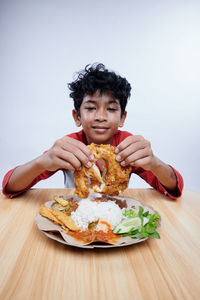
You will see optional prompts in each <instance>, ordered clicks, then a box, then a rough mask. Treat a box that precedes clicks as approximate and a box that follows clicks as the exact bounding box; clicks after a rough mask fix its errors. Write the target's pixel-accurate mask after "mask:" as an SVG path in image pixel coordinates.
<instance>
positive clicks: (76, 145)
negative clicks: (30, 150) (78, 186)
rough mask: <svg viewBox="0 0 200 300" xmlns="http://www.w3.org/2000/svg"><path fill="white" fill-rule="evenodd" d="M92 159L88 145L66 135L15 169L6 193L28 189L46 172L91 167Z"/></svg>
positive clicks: (51, 172)
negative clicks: (46, 150)
mask: <svg viewBox="0 0 200 300" xmlns="http://www.w3.org/2000/svg"><path fill="white" fill-rule="evenodd" d="M92 159H93V157H92V153H91V151H90V150H89V149H88V148H87V147H86V145H84V144H83V143H82V142H80V141H78V140H75V139H73V138H70V137H67V136H65V137H63V138H61V139H59V140H57V141H56V142H55V143H54V145H53V146H52V148H51V149H50V150H49V151H48V152H46V153H44V154H43V155H41V156H39V157H37V158H36V159H34V160H32V161H30V162H28V163H26V164H24V165H21V166H19V167H17V168H16V169H14V171H13V172H12V174H11V176H10V177H9V179H8V182H7V184H6V187H5V193H8V194H9V193H16V192H20V191H24V190H26V189H27V187H29V186H30V185H31V184H32V182H35V181H36V182H37V181H39V180H37V178H38V176H40V175H41V174H42V173H44V172H47V173H48V174H50V175H52V174H53V173H54V172H56V171H57V170H59V169H67V170H72V171H74V170H77V169H79V168H80V167H81V165H82V164H83V165H85V166H86V167H90V166H91V162H90V160H92ZM50 175H49V176H50ZM49 176H47V177H49ZM47 177H46V178H47ZM41 179H42V178H41ZM36 182H35V183H36ZM32 185H33V184H32Z"/></svg>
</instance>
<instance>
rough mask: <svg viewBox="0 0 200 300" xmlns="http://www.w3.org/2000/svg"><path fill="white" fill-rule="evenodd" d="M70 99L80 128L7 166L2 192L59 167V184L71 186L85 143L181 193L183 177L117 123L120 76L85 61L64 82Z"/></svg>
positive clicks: (122, 101) (17, 190)
mask: <svg viewBox="0 0 200 300" xmlns="http://www.w3.org/2000/svg"><path fill="white" fill-rule="evenodd" d="M69 88H70V90H71V93H70V97H72V98H73V100H74V109H73V111H72V115H73V118H74V121H75V123H76V126H78V127H79V126H82V128H83V129H82V130H81V131H79V132H76V133H72V134H69V135H67V136H64V137H63V138H61V139H59V140H57V141H56V142H55V143H54V145H53V146H52V147H51V148H50V149H49V151H46V152H45V153H44V154H43V155H41V156H39V157H37V158H35V159H34V160H32V161H30V162H28V163H26V164H24V165H21V166H18V167H17V168H15V169H13V170H10V171H9V172H8V173H7V174H6V175H5V177H4V180H3V193H4V194H5V195H6V196H7V197H15V196H17V195H19V194H21V193H23V192H25V191H26V190H28V189H29V188H31V187H32V186H33V185H34V184H36V183H37V182H38V181H39V180H41V179H46V178H48V177H50V176H51V175H53V174H54V173H55V172H56V171H58V170H62V171H63V172H64V178H65V186H66V187H74V184H73V171H74V170H78V169H79V168H80V167H81V166H82V165H84V166H86V167H88V168H89V167H90V166H91V162H92V160H93V158H94V157H93V155H92V153H91V152H90V150H89V149H88V148H87V147H86V145H88V144H90V143H96V144H111V145H113V146H116V150H115V151H116V153H117V157H116V159H117V160H118V161H119V162H120V163H121V165H122V166H127V165H130V166H132V173H136V174H138V175H139V176H140V177H142V178H143V179H144V180H146V181H147V182H148V183H149V184H150V185H151V186H152V187H154V188H155V189H156V190H158V191H159V192H161V193H164V194H165V195H168V196H169V197H171V198H173V199H176V198H178V197H180V196H181V193H182V190H183V179H182V177H181V175H180V174H179V173H178V172H177V171H176V170H175V169H174V168H172V167H171V166H169V165H167V164H165V163H164V162H162V161H161V160H160V159H159V158H157V157H156V156H154V154H153V152H152V149H151V145H150V143H149V142H148V141H146V140H145V139H144V138H143V137H142V136H139V135H132V134H131V133H129V132H127V131H121V130H118V128H119V127H123V124H124V121H125V119H126V115H127V112H126V110H125V108H126V104H127V100H128V98H129V97H130V91H131V86H130V84H129V83H128V81H127V80H126V79H125V78H122V77H121V76H119V75H117V74H116V73H114V72H111V71H108V70H107V69H106V68H105V66H104V65H103V64H97V65H95V64H94V65H92V66H89V65H88V66H86V67H85V69H84V70H83V71H81V72H80V73H79V75H78V77H77V79H76V80H75V81H74V82H72V83H70V84H69Z"/></svg>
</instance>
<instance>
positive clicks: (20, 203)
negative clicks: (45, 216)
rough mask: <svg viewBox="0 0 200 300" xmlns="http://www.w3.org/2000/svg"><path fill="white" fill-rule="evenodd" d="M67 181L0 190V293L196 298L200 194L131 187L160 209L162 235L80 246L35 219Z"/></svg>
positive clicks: (91, 299)
mask: <svg viewBox="0 0 200 300" xmlns="http://www.w3.org/2000/svg"><path fill="white" fill-rule="evenodd" d="M72 192H73V190H71V189H32V190H30V191H28V192H26V193H25V194H23V195H22V196H20V197H17V198H13V199H8V198H6V197H5V196H3V195H2V194H1V195H0V299H1V300H6V299H14V300H18V299H19V300H24V299H26V300H32V299H39V300H40V299H48V300H54V299H58V300H60V299H66V300H68V299H69V300H82V299H84V300H85V299H87V300H101V299H102V300H110V299H113V300H118V299H120V300H121V299H123V300H129V299H130V300H132V299H154V300H155V299H159V300H160V299H161V300H164V299H167V300H169V299H181V300H183V299H187V300H188V299H191V300H196V299H197V300H198V299H200V230H199V229H200V217H199V216H200V195H199V194H198V193H195V192H193V191H184V193H183V196H182V197H181V198H180V199H178V200H176V201H174V200H170V199H169V198H167V197H165V196H162V195H161V194H160V193H158V192H156V191H154V190H152V189H128V190H127V191H126V192H124V195H125V196H130V197H133V198H134V199H137V200H140V201H142V202H143V203H145V204H148V205H150V206H152V207H153V208H154V209H155V210H157V211H158V212H159V213H160V215H161V217H162V221H161V228H160V230H159V233H160V235H161V239H160V240H156V239H148V240H147V241H145V242H142V243H139V244H135V245H132V246H127V247H120V248H110V249H81V248H76V247H71V246H67V245H63V244H61V243H58V242H56V241H54V240H52V239H49V238H48V237H46V236H45V235H44V234H43V233H42V232H40V231H39V230H38V228H37V226H36V224H35V216H36V214H37V212H38V210H39V208H40V205H41V204H42V203H44V202H46V201H49V200H51V199H52V198H53V196H54V195H68V194H70V193H72Z"/></svg>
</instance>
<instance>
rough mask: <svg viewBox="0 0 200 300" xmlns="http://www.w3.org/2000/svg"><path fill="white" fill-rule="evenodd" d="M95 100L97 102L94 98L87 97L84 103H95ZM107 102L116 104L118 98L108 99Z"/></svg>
mask: <svg viewBox="0 0 200 300" xmlns="http://www.w3.org/2000/svg"><path fill="white" fill-rule="evenodd" d="M96 102H97V101H96V100H92V99H88V100H86V101H85V102H84V103H92V104H95V103H96ZM108 104H117V105H119V100H110V101H108Z"/></svg>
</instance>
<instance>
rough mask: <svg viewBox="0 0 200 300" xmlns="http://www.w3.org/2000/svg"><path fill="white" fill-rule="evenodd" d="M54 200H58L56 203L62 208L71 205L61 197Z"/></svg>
mask: <svg viewBox="0 0 200 300" xmlns="http://www.w3.org/2000/svg"><path fill="white" fill-rule="evenodd" d="M54 200H56V202H57V203H59V204H60V205H62V206H67V205H68V204H69V202H68V201H67V200H64V199H63V198H61V197H59V196H55V197H54Z"/></svg>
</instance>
